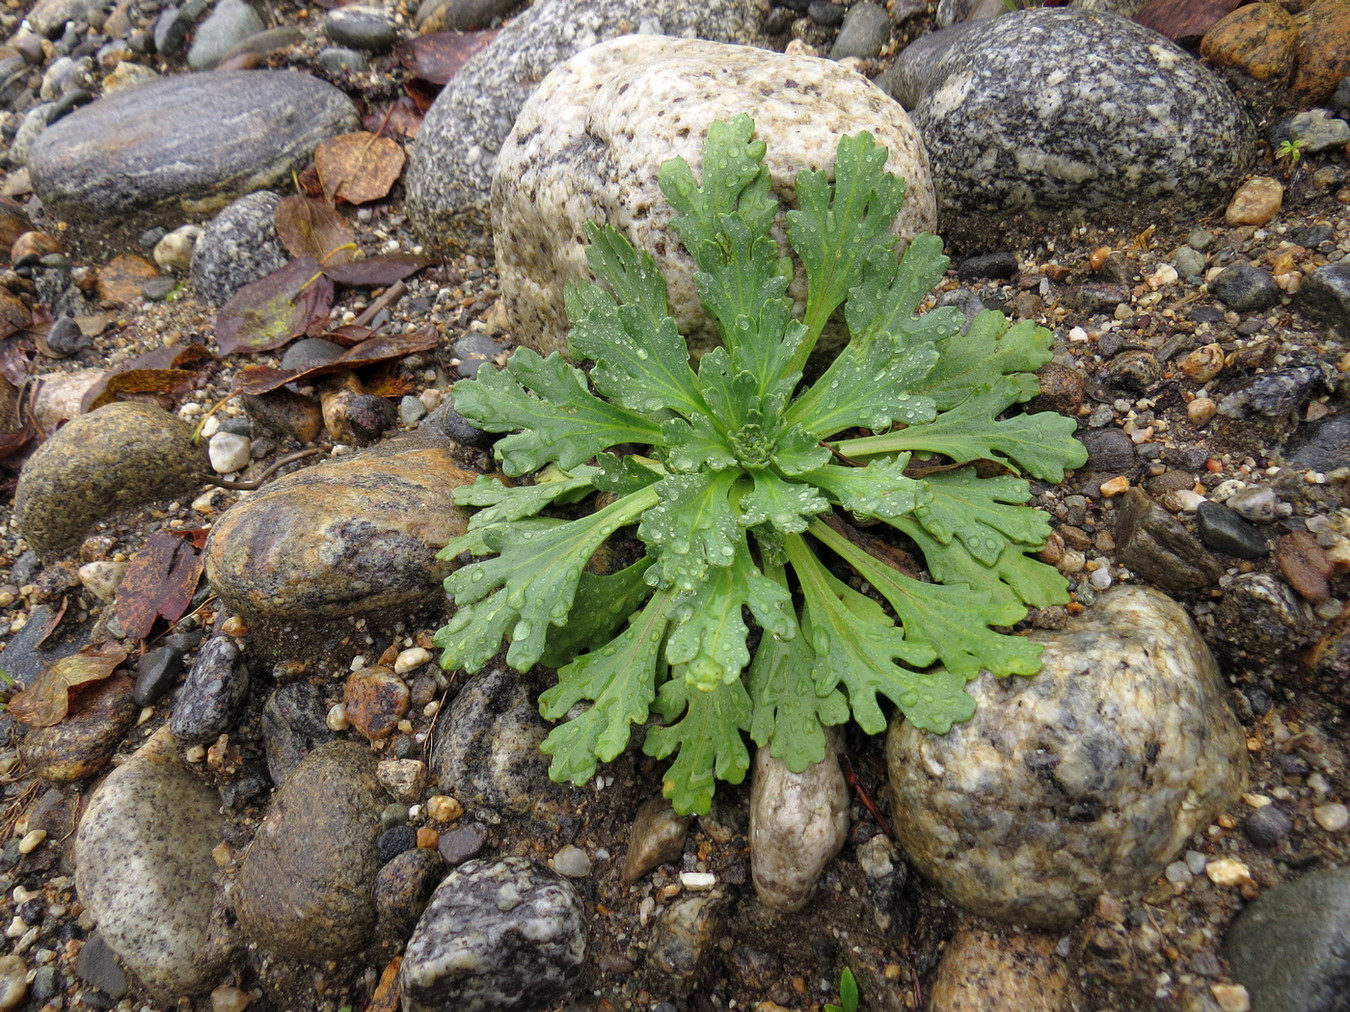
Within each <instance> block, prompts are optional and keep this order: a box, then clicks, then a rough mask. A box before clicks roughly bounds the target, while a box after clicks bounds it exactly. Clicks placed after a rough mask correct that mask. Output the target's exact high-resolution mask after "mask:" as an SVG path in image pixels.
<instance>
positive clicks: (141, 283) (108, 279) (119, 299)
mask: <svg viewBox="0 0 1350 1012" xmlns="http://www.w3.org/2000/svg"><path fill="white" fill-rule="evenodd" d="M157 277H159V268H158V267H156V266H155V265H154V264H152V263H151V262H150V261H149V260H146V259H145V258H144V257H138V256H134V255H133V254H130V253H123V254H121V255H120V256H115V257H113V258H112V259H111V260H109V261H108V262H107V263H106V264H104V265H103V266H102V267H100V268H99V269H98V297H99V298H100V299H102V300H103V301H104V302H111V303H112V304H113V305H118V306H124V305H127V304H129V303H132V302H135V301H136V300H137V299H139V298H140V297H141V296H142V294H143V293H144V291H145V283H146V282H147V281H152V280H154V279H155V278H157Z"/></svg>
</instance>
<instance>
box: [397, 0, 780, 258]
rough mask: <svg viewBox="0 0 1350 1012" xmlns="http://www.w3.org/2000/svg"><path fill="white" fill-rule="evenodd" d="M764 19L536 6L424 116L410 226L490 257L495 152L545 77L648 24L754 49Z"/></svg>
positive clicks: (674, 10)
mask: <svg viewBox="0 0 1350 1012" xmlns="http://www.w3.org/2000/svg"><path fill="white" fill-rule="evenodd" d="M760 21H761V13H760V9H759V5H758V4H757V3H756V2H755V0H712V2H707V0H702V2H700V0H586V2H585V3H577V2H575V0H540V2H539V3H535V4H532V5H531V6H530V7H529V8H528V9H526V10H525V11H523V12H522V13H521V14H520V15H519V16H518V17H516V18H515V19H514V20H513V21H512V22H511V23H510V24H509V25H507V26H506V27H505V28H503V29H502V30H501V32H500V33H499V34H498V35H497V36H496V38H494V39H493V40H492V42H491V44H490V45H488V46H487V47H486V48H485V49H484V50H483V51H482V52H480V53H477V54H475V55H474V56H473V57H472V58H471V59H470V60H469V61H468V62H467V63H465V65H464V67H463V69H462V70H460V72H459V73H458V74H456V75H455V77H454V79H453V80H452V81H451V82H450V83H449V84H448V85H446V87H445V89H444V90H443V91H442V92H441V94H440V96H439V97H438V98H437V99H436V102H435V104H434V105H432V107H431V109H430V111H429V112H428V113H427V116H426V119H425V121H424V122H423V124H422V130H421V132H420V133H419V134H418V139H417V145H416V146H415V147H414V148H413V152H412V157H411V159H410V162H409V165H408V172H407V175H406V177H405V182H406V184H407V187H408V220H409V223H410V224H411V225H412V226H413V228H414V229H415V230H416V232H417V234H418V236H419V237H420V238H421V240H422V241H423V242H424V243H425V244H426V245H427V246H429V247H432V248H435V249H438V250H441V251H444V252H457V251H463V250H469V251H477V252H486V253H490V252H491V248H492V233H491V230H490V226H489V223H488V190H489V187H490V184H491V182H492V173H493V168H494V166H495V164H496V159H497V152H498V151H500V150H501V146H502V142H503V140H504V139H505V138H506V135H507V133H508V132H509V131H510V130H511V124H512V123H514V122H515V120H516V116H517V115H518V114H519V112H520V110H521V107H522V106H523V105H524V104H525V100H526V99H527V98H529V96H530V93H531V92H533V91H534V89H535V87H536V86H537V84H538V82H540V81H542V80H543V79H544V77H545V76H546V75H547V74H548V72H549V71H551V70H552V69H553V68H554V67H556V66H557V65H558V64H560V63H562V62H563V61H564V60H566V59H568V58H569V57H572V56H574V55H576V54H577V53H579V52H581V50H583V49H585V48H586V47H587V46H591V45H594V44H595V43H597V42H600V41H602V40H604V39H611V38H614V37H615V36H617V35H621V34H624V33H627V32H631V31H633V29H634V27H635V26H638V25H640V24H644V23H645V24H648V25H653V26H654V27H656V30H657V31H661V32H664V33H666V34H669V35H686V34H687V35H696V36H700V37H703V38H708V39H714V40H716V41H719V42H740V43H746V44H755V43H758V42H760V41H761V35H760ZM657 26H659V27H657ZM422 30H423V31H426V30H427V29H426V28H425V27H424V28H423V29H422ZM778 83H779V85H780V86H781V84H782V82H781V81H779V82H778Z"/></svg>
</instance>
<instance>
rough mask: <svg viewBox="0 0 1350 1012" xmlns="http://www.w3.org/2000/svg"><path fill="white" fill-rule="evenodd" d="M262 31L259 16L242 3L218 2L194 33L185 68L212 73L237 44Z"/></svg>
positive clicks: (261, 22)
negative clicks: (211, 70) (210, 71)
mask: <svg viewBox="0 0 1350 1012" xmlns="http://www.w3.org/2000/svg"><path fill="white" fill-rule="evenodd" d="M263 27H264V26H263V20H262V18H260V17H259V16H258V12H257V11H255V10H254V9H253V8H252V7H251V6H249V5H248V4H247V3H245V2H244V0H219V2H218V3H217V4H216V6H215V10H213V11H212V12H211V14H210V16H209V17H208V18H207V19H206V20H205V21H203V22H202V23H201V24H200V25H198V26H197V30H196V31H195V32H193V35H192V48H191V49H189V50H188V58H187V60H188V66H189V67H190V68H191V69H193V70H210V69H212V68H213V67H214V66H215V65H216V64H217V63H219V62H220V60H221V57H223V56H224V55H225V54H226V53H227V52H229V51H230V50H231V49H232V48H234V46H235V45H236V44H238V43H240V42H243V41H244V40H245V39H246V38H248V37H249V36H250V35H253V34H255V33H257V32H260V31H262V30H263Z"/></svg>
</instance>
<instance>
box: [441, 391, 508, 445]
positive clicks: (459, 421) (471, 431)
mask: <svg viewBox="0 0 1350 1012" xmlns="http://www.w3.org/2000/svg"><path fill="white" fill-rule="evenodd" d="M422 425H424V426H427V427H429V428H432V429H438V430H440V431H441V432H443V433H445V435H447V436H449V437H450V438H451V439H453V440H454V441H455V442H456V443H460V444H461V445H463V446H472V447H475V448H476V449H479V450H486V449H488V448H489V447H490V446H492V444H493V443H495V442H496V441H497V440H498V439H500V438H501V433H498V432H485V431H483V430H482V429H480V428H478V427H477V426H476V425H474V424H473V423H472V422H470V421H469V420H468V419H467V418H465V417H464V416H463V415H461V414H460V413H459V412H458V411H456V410H455V399H454V398H453V397H447V398H445V399H444V400H443V401H441V404H440V407H438V408H437V409H436V410H435V411H433V412H431V414H429V415H427V416H426V417H425V418H423V419H422Z"/></svg>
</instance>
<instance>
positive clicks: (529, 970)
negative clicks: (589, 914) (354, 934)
mask: <svg viewBox="0 0 1350 1012" xmlns="http://www.w3.org/2000/svg"><path fill="white" fill-rule="evenodd" d="M583 912H584V907H583V905H582V902H581V896H580V895H579V894H578V893H577V891H576V888H575V887H574V886H573V885H572V883H570V882H568V881H567V879H565V878H563V877H562V876H561V875H558V874H557V873H555V872H552V871H549V870H547V869H545V868H540V867H538V866H536V865H535V864H533V863H532V862H530V861H529V860H527V859H526V858H523V857H507V858H503V859H501V860H499V861H487V860H474V861H466V862H465V863H464V864H462V865H460V866H459V867H458V868H456V869H455V870H454V871H452V872H451V873H450V874H449V875H447V876H446V877H445V879H444V880H443V881H442V882H441V884H440V886H439V887H438V888H437V889H436V892H435V894H434V895H433V896H432V897H431V902H430V903H429V904H428V905H427V909H426V912H425V913H423V915H422V919H421V920H420V921H418V923H417V928H416V930H415V931H413V935H412V938H411V939H409V941H408V948H407V950H406V951H405V952H404V955H403V967H402V969H401V970H400V972H399V982H400V983H401V984H402V985H403V1012H446V1010H449V1009H454V1010H456V1012H480V1010H481V1012H489V1010H501V1012H511V1010H521V1012H527V1010H533V1009H540V1008H543V1007H544V1006H545V1005H547V1004H548V1003H549V1002H550V1001H552V1000H553V999H555V998H557V997H559V996H561V995H562V994H563V993H565V992H566V990H567V988H568V986H569V985H570V984H571V982H572V981H573V980H574V979H575V978H576V976H577V974H578V973H580V971H581V962H582V960H583V959H585V957H586V932H585V921H584V917H583Z"/></svg>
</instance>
